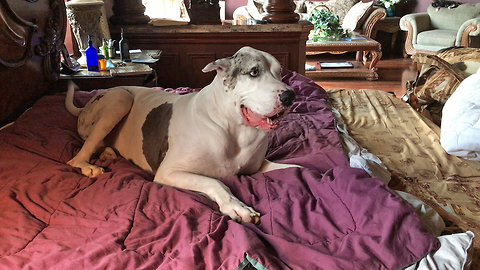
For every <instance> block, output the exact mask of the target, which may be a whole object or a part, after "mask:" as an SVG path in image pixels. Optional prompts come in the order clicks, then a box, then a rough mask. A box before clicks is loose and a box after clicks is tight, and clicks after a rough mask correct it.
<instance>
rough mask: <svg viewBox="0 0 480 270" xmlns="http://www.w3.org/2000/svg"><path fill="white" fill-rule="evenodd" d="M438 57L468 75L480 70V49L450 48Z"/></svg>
mask: <svg viewBox="0 0 480 270" xmlns="http://www.w3.org/2000/svg"><path fill="white" fill-rule="evenodd" d="M437 55H438V57H440V58H442V59H443V60H445V61H447V62H448V63H450V64H452V65H453V66H454V67H456V68H458V69H460V70H461V71H464V72H465V73H467V74H468V75H472V74H474V73H476V72H477V70H478V69H479V68H480V48H461V47H459V48H449V49H446V50H444V51H443V52H440V53H438V54H437Z"/></svg>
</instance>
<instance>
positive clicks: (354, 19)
mask: <svg viewBox="0 0 480 270" xmlns="http://www.w3.org/2000/svg"><path fill="white" fill-rule="evenodd" d="M373 2H374V1H371V2H366V3H363V2H361V1H360V2H358V3H356V4H355V5H354V6H353V7H352V8H351V9H350V10H349V11H348V12H347V14H346V15H345V18H344V19H343V23H342V28H343V29H345V30H348V31H350V32H353V31H355V30H356V29H358V28H359V27H360V26H361V25H362V23H363V22H365V20H366V19H367V16H368V14H369V12H370V10H371V8H372V6H373Z"/></svg>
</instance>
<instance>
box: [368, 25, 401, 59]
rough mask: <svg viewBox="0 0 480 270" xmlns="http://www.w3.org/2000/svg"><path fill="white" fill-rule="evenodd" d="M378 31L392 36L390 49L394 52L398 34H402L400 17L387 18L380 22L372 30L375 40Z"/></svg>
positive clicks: (372, 36)
mask: <svg viewBox="0 0 480 270" xmlns="http://www.w3.org/2000/svg"><path fill="white" fill-rule="evenodd" d="M378 31H382V32H386V33H390V34H392V38H391V40H390V49H391V50H392V51H393V50H394V48H395V43H396V42H397V37H398V33H399V32H400V17H385V18H383V19H380V20H378V22H377V23H376V24H375V25H374V26H373V29H372V35H371V38H372V39H375V37H376V36H377V32H378ZM402 47H403V46H402Z"/></svg>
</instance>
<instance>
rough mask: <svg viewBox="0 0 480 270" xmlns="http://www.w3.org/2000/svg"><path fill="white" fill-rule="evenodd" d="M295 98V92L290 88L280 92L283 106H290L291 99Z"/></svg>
mask: <svg viewBox="0 0 480 270" xmlns="http://www.w3.org/2000/svg"><path fill="white" fill-rule="evenodd" d="M294 100H295V92H293V91H292V90H287V91H285V92H283V93H281V94H280V101H281V102H282V105H283V106H286V107H288V106H291V105H292V104H293V101H294Z"/></svg>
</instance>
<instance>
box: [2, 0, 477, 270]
mask: <svg viewBox="0 0 480 270" xmlns="http://www.w3.org/2000/svg"><path fill="white" fill-rule="evenodd" d="M41 2H42V1H37V2H35V1H34V2H31V3H30V4H31V5H32V7H33V8H32V10H34V11H35V14H40V13H39V12H38V11H37V9H36V8H35V7H34V6H33V5H36V4H41ZM0 3H1V4H2V10H1V11H2V15H4V16H3V18H10V17H12V16H13V15H12V14H14V13H15V12H12V11H14V9H9V5H8V3H7V2H6V1H3V0H0ZM52 3H55V4H51V5H42V7H43V8H46V9H47V10H46V11H45V12H43V13H41V14H42V16H44V18H43V20H40V19H37V20H35V22H36V23H37V24H36V25H34V26H31V25H29V24H28V23H25V22H24V21H21V20H19V19H18V18H16V17H15V16H13V17H15V18H16V19H15V18H14V19H15V20H10V21H9V20H4V21H3V22H5V21H7V24H8V25H9V26H10V27H7V28H2V29H3V30H2V31H11V30H12V29H14V30H15V29H17V28H15V27H11V26H12V25H17V24H26V26H27V28H25V29H29V27H33V28H35V29H37V30H36V31H32V32H29V31H26V32H25V31H24V32H22V31H20V32H19V33H25V39H24V40H26V41H29V42H30V43H31V44H30V45H29V43H28V42H27V43H22V42H20V43H16V44H17V45H14V44H13V43H12V46H13V48H15V46H20V47H25V46H27V47H30V46H31V47H32V48H33V47H35V48H38V49H37V50H33V54H27V56H26V58H25V59H22V58H23V54H19V58H18V59H20V60H21V61H16V59H17V58H14V59H9V60H8V61H4V62H2V64H1V65H0V78H1V80H2V82H3V84H2V88H1V89H0V90H1V94H2V99H1V100H0V105H2V111H1V112H2V114H1V115H0V116H1V120H2V123H6V122H11V123H9V124H5V125H3V124H2V126H1V129H0V240H1V241H0V269H262V270H264V269H270V270H272V269H433V268H425V267H429V265H431V264H434V265H440V266H441V267H442V266H445V265H449V266H450V267H456V266H457V265H460V266H462V267H464V266H465V267H466V266H468V260H467V258H468V256H467V251H468V250H469V247H470V244H471V239H472V238H473V233H472V232H470V231H468V230H467V229H468V228H467V227H462V228H461V229H464V230H463V231H462V232H456V231H455V232H450V235H443V236H441V235H440V233H441V232H443V231H444V229H443V227H442V226H441V224H440V223H442V222H443V219H440V218H439V216H438V214H437V213H436V211H431V210H432V208H431V207H430V208H429V207H428V206H427V205H425V204H423V203H422V201H421V200H418V199H415V198H414V197H412V194H409V193H401V192H397V191H394V190H393V189H392V188H390V187H388V186H387V182H388V181H386V180H385V179H384V178H385V174H382V173H379V174H376V173H377V172H381V171H382V168H383V173H385V171H387V173H386V175H388V173H390V172H391V171H392V170H391V169H390V168H388V169H385V168H386V167H385V165H384V164H382V163H381V162H380V161H379V160H376V159H375V156H374V155H372V154H369V153H367V152H366V151H365V149H364V148H362V146H361V145H360V144H358V143H356V140H355V139H354V136H350V135H349V133H348V130H347V129H345V128H342V126H341V123H342V117H341V116H340V117H339V115H341V113H342V111H341V110H339V108H340V107H339V106H334V107H332V106H331V104H337V103H335V102H334V101H335V100H337V101H338V100H339V99H335V95H333V94H332V93H330V94H328V93H327V91H325V90H324V89H322V88H321V87H320V86H318V85H316V84H315V83H314V82H313V81H311V80H310V79H307V78H305V77H304V76H302V75H300V74H297V73H295V72H291V71H289V70H283V73H282V80H283V81H284V82H285V83H287V84H288V85H290V86H291V87H292V89H293V90H294V91H295V92H296V95H297V98H296V101H295V103H294V104H293V107H292V111H291V113H290V114H288V115H287V116H286V117H285V118H284V119H282V121H281V124H280V128H279V129H277V130H276V131H274V132H271V133H270V134H269V146H268V152H267V158H268V159H270V160H272V161H275V162H280V163H291V164H298V165H301V166H302V167H301V168H288V169H283V170H276V171H272V172H267V173H259V174H255V175H251V176H245V175H238V176H231V177H228V178H225V179H220V180H221V181H222V182H223V183H224V184H225V185H227V186H228V187H229V188H230V189H231V190H232V192H233V193H234V195H235V196H236V197H237V198H239V199H240V200H242V201H244V202H245V203H246V204H248V205H250V206H252V207H253V208H254V209H255V210H257V211H259V212H260V213H261V215H262V216H261V223H260V225H253V224H240V223H237V222H235V221H233V220H231V219H230V218H229V217H227V216H225V215H222V214H221V213H220V212H219V209H218V206H217V205H216V204H215V203H213V202H212V201H210V200H208V199H207V198H206V197H204V196H202V195H201V194H197V193H194V192H189V191H185V190H179V189H175V188H172V187H169V186H162V185H159V184H156V183H154V182H153V181H152V176H151V175H149V174H147V173H145V172H144V171H142V170H140V169H139V168H138V167H136V166H135V165H134V164H132V163H131V162H130V161H128V160H125V159H123V158H121V157H119V158H116V159H113V160H106V161H102V160H100V159H98V158H96V157H94V158H93V160H92V162H93V163H94V164H96V165H99V166H102V167H104V168H105V169H106V172H105V173H104V174H102V175H100V176H98V177H97V178H88V177H85V176H83V175H82V174H81V173H80V172H79V170H78V169H75V168H72V167H70V166H68V165H67V164H66V162H67V161H68V160H70V159H71V158H72V157H73V156H74V155H75V154H76V153H77V152H78V151H79V149H80V148H81V146H82V143H83V141H82V139H81V138H80V137H79V135H78V134H77V132H76V118H75V117H74V116H72V115H70V114H69V113H68V112H67V111H66V109H65V107H64V100H65V93H64V92H61V91H60V92H55V91H52V89H55V88H50V86H51V84H55V76H56V75H58V69H56V68H52V67H53V66H54V64H52V63H57V64H58V63H59V58H60V57H59V48H60V47H61V45H62V42H63V34H64V29H63V30H62V27H64V26H62V24H61V23H59V22H57V23H52V21H51V20H49V19H48V17H51V16H53V15H52V14H56V15H58V12H60V10H62V7H64V6H63V1H52ZM30 4H28V5H30ZM29 7H30V6H29ZM37 7H38V6H37ZM19 10H20V9H18V10H17V11H18V13H21V12H20V11H19ZM22 10H23V9H22ZM27 13H28V12H27ZM60 13H61V12H60ZM23 15H25V14H23ZM42 24H44V25H42ZM44 28H46V29H47V30H48V31H47V30H45V29H44ZM2 33H3V32H2ZM7 33H9V32H7ZM9 34H11V33H9ZM29 35H31V36H29ZM37 35H39V36H37ZM16 36H18V35H16ZM4 37H6V38H7V39H8V38H11V37H12V35H4V36H2V38H4ZM39 41H44V42H39ZM18 44H20V45H18ZM38 44H43V45H44V46H50V47H49V49H46V50H45V52H48V53H40V52H41V51H39V49H40V47H36V46H37V45H38ZM2 48H3V49H4V48H5V47H2ZM2 48H0V56H1V57H3V58H2V60H5V58H4V57H5V56H6V55H9V54H6V53H4V51H3V49H2ZM27 50H29V49H28V48H27ZM10 56H11V55H10ZM18 59H17V60H18ZM12 63H13V64H12ZM46 63H47V64H48V65H46ZM19 66H25V68H28V69H30V71H31V73H30V76H31V77H32V79H31V80H26V79H25V77H24V75H22V74H23V73H22V74H20V73H21V72H19V69H18V67H19ZM33 78H35V80H34V79H33ZM37 81H38V82H43V83H39V84H36V83H35V82H37ZM32 82H33V83H32ZM161 90H165V91H171V92H175V93H177V94H188V93H189V92H192V91H198V90H199V89H191V88H178V89H159V91H161ZM99 91H104V90H102V89H97V90H94V91H88V92H87V91H83V92H78V93H77V94H76V96H75V103H76V105H77V106H82V105H84V104H85V103H86V102H87V101H88V100H89V99H90V98H91V97H93V96H94V95H95V94H96V93H98V92H99ZM52 92H53V93H52ZM19 93H20V94H19ZM340 100H341V98H340ZM331 102H332V103H331ZM6 105H8V109H5V110H4V108H7V107H6ZM27 105H28V106H27ZM30 105H31V106H30ZM26 107H29V108H28V109H26ZM17 116H18V117H17ZM7 120H8V121H7ZM10 120H14V121H10ZM347 125H348V123H347ZM352 126H353V125H352ZM350 131H351V130H350ZM353 135H355V134H353ZM352 145H353V146H355V147H357V148H356V149H358V152H360V153H361V155H360V157H361V158H365V157H370V159H361V158H358V159H356V160H357V161H358V162H357V163H354V162H352V160H354V159H355V158H353V156H354V155H352V153H353V152H355V151H350V150H348V149H349V148H348V147H347V146H352ZM360 160H364V161H360ZM371 160H374V161H375V160H376V161H377V163H375V164H376V165H373V163H374V162H373V163H372V162H370V161H371ZM362 162H364V163H362ZM358 164H367V165H369V166H364V167H362V166H357V165H358ZM387 165H390V164H387ZM404 179H407V180H408V178H404ZM406 185H408V183H406ZM404 190H405V191H407V192H408V191H409V190H408V189H404ZM410 193H414V192H410ZM413 195H418V194H413ZM457 247H459V248H457ZM457 257H458V258H459V262H451V260H450V259H451V258H457ZM453 263H457V264H453ZM451 265H453V266H451ZM422 267H423V268H422ZM451 269H460V268H451Z"/></svg>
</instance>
